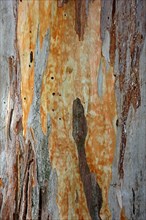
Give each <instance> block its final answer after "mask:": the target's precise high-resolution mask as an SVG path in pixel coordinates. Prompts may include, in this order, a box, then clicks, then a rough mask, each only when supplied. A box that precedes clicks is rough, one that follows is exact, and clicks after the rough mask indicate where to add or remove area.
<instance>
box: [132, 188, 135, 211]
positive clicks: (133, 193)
mask: <svg viewBox="0 0 146 220" xmlns="http://www.w3.org/2000/svg"><path fill="white" fill-rule="evenodd" d="M132 195H133V214H134V215H135V192H134V189H133V188H132Z"/></svg>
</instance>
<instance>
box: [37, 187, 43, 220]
mask: <svg viewBox="0 0 146 220" xmlns="http://www.w3.org/2000/svg"><path fill="white" fill-rule="evenodd" d="M41 216H42V189H41V188H40V192H39V217H38V219H39V220H41Z"/></svg>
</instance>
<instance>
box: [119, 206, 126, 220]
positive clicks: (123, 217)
mask: <svg viewBox="0 0 146 220" xmlns="http://www.w3.org/2000/svg"><path fill="white" fill-rule="evenodd" d="M120 220H127V217H126V216H125V210H124V208H122V210H121V216H120Z"/></svg>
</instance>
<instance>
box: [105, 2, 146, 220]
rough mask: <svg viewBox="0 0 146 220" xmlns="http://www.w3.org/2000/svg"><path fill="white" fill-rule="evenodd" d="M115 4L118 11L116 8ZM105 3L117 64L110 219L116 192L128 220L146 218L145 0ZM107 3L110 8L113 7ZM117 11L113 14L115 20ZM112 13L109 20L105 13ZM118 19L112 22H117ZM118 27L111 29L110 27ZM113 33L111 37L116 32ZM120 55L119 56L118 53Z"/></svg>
mask: <svg viewBox="0 0 146 220" xmlns="http://www.w3.org/2000/svg"><path fill="white" fill-rule="evenodd" d="M114 2H115V6H114V5H113V3H114ZM106 3H107V1H106V0H102V14H101V18H102V25H101V29H102V30H101V33H102V37H103V39H104V38H105V32H106V30H108V31H110V29H112V27H113V28H114V29H113V30H114V32H113V31H112V32H113V35H111V38H113V47H112V48H113V50H111V52H113V55H114V56H113V61H114V63H113V64H114V65H113V66H114V67H115V69H114V70H115V76H116V84H115V92H116V98H117V113H118V119H119V121H120V123H119V126H118V128H117V141H116V142H117V143H116V152H115V158H114V163H113V168H112V183H111V186H110V192H109V205H110V209H111V213H112V219H116V220H120V218H121V217H120V212H121V207H119V205H118V201H117V192H116V187H115V186H118V187H119V188H120V191H121V195H122V208H123V209H124V212H125V216H126V218H127V219H133V220H137V219H138V220H144V219H146V211H145V210H146V196H145V195H146V194H145V193H146V174H145V172H144V170H143V168H144V167H146V162H145V161H146V160H145V157H146V150H145V146H146V132H145V131H146V119H145V115H146V113H145V107H146V86H145V85H146V83H145V82H146V74H145V72H146V62H145V56H146V49H145V48H146V46H145V44H144V40H145V37H146V29H145V20H146V19H145V16H144V14H145V10H146V2H145V1H143V0H142V1H132V0H131V4H129V2H127V1H122V0H120V1H113V0H111V1H108V3H107V4H106ZM108 4H111V6H110V8H109V7H108ZM111 7H113V12H114V13H113V15H114V16H112V15H111ZM108 10H109V12H108V13H110V16H109V20H110V22H107V20H106V13H105V12H107V11H108ZM113 18H114V19H113ZM113 22H115V24H113V25H112V23H113ZM112 32H111V33H112ZM115 52H116V53H115Z"/></svg>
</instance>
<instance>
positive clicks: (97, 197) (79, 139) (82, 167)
mask: <svg viewBox="0 0 146 220" xmlns="http://www.w3.org/2000/svg"><path fill="white" fill-rule="evenodd" d="M86 135H87V122H86V118H85V115H84V108H83V106H82V104H81V101H80V99H79V98H77V99H75V100H74V102H73V138H74V140H75V143H76V145H77V150H78V158H79V171H80V176H81V180H82V183H83V188H84V192H85V196H86V201H87V206H88V209H89V213H90V216H91V218H92V220H98V219H100V209H101V207H102V192H101V189H100V187H99V185H98V183H97V182H96V178H95V176H94V174H93V173H91V172H90V169H89V166H88V163H87V160H86V153H85V139H86Z"/></svg>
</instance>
